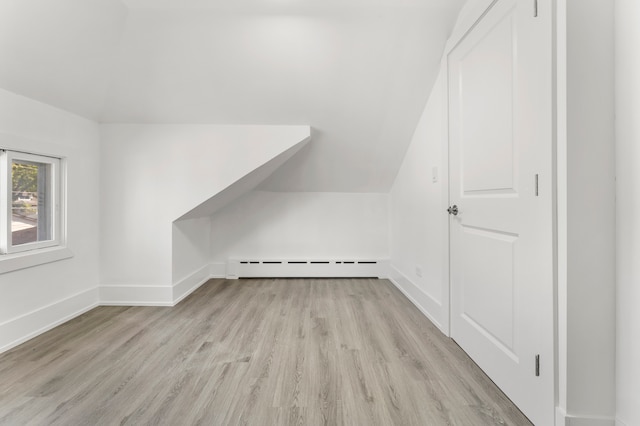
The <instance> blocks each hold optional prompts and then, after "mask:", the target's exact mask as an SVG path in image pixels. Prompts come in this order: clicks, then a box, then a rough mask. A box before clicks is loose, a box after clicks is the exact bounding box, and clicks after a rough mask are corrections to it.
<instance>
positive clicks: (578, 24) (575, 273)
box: [558, 0, 615, 425]
mask: <svg viewBox="0 0 640 426" xmlns="http://www.w3.org/2000/svg"><path fill="white" fill-rule="evenodd" d="M558 4H559V7H560V9H561V10H560V14H559V19H558V34H559V35H560V40H559V42H560V43H562V42H563V40H564V38H566V45H565V46H562V45H560V50H562V51H564V50H565V49H566V58H562V57H561V58H560V60H559V73H560V74H559V76H558V97H559V99H558V100H559V103H558V125H559V134H558V247H559V252H558V270H559V274H558V295H559V296H558V323H559V329H558V330H559V339H558V345H559V347H558V352H559V370H560V377H559V410H558V414H559V416H558V417H559V420H561V421H565V422H566V424H571V425H574V424H575V425H580V424H585V425H586V424H589V425H612V424H613V419H614V416H615V381H614V377H615V373H614V366H615V160H614V152H615V143H614V97H613V89H614V67H613V63H614V57H613V47H614V45H613V2H609V1H601V0H567V1H566V2H564V1H563V2H558ZM565 7H566V10H565ZM563 61H564V63H562V62H563ZM562 74H564V75H562ZM560 424H562V423H560Z"/></svg>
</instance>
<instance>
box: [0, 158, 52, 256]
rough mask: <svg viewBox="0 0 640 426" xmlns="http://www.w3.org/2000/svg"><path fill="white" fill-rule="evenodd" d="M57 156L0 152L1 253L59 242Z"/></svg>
mask: <svg viewBox="0 0 640 426" xmlns="http://www.w3.org/2000/svg"><path fill="white" fill-rule="evenodd" d="M60 177H61V170H60V159H59V158H54V157H47V156H42V155H34V154H27V153H22V152H16V151H9V150H2V151H0V253H1V254H10V253H18V252H25V251H28V250H35V249H41V248H46V247H53V246H57V245H60V241H61V235H60V234H61V207H60V205H61V203H60V199H61V184H60V183H61V182H60V181H61V179H60Z"/></svg>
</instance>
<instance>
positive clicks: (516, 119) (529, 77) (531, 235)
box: [448, 0, 555, 425]
mask: <svg viewBox="0 0 640 426" xmlns="http://www.w3.org/2000/svg"><path fill="white" fill-rule="evenodd" d="M536 12H537V13H536ZM551 12H552V10H551V1H550V0H538V1H535V0H498V1H496V2H494V3H493V5H492V6H491V7H490V8H489V9H488V11H487V12H486V13H485V14H484V15H483V17H481V18H480V20H479V21H478V22H477V23H476V25H474V27H472V29H471V30H470V31H469V32H468V33H467V34H466V35H465V36H464V37H463V38H462V40H461V41H460V42H459V43H458V45H457V46H456V47H455V48H454V49H452V50H451V52H450V53H449V55H448V77H449V126H450V128H449V162H450V164H449V173H450V177H449V179H450V181H449V191H450V193H449V199H450V205H452V206H453V205H456V206H457V207H458V214H457V215H456V216H454V215H451V220H450V286H451V336H452V338H453V339H454V340H455V341H456V342H457V343H458V344H459V345H460V346H461V347H462V348H463V349H464V350H465V351H466V352H467V353H468V354H469V355H470V356H471V358H473V359H474V361H475V362H476V363H477V364H478V365H479V366H480V367H481V368H482V369H483V370H484V371H485V372H486V373H487V374H488V375H489V377H491V379H492V380H493V381H494V382H495V383H496V384H497V385H498V386H499V387H500V388H501V389H502V390H503V391H504V392H505V393H506V394H507V396H508V397H509V398H511V400H512V401H513V402H514V403H515V404H516V405H517V406H518V407H519V408H520V409H521V410H522V411H523V412H524V414H525V415H527V416H528V417H529V418H530V419H531V420H532V421H533V422H534V423H535V424H537V425H552V424H553V423H554V406H555V397H554V374H555V363H554V332H553V324H554V280H553V259H554V257H553V256H554V245H553V192H552V191H553V189H552V188H553V187H552V182H553V157H552V148H553V134H552V130H553V104H552V99H553V98H552V93H553V86H552V81H553V80H552V17H551ZM536 356H539V359H540V364H539V366H540V368H539V371H538V372H539V375H536Z"/></svg>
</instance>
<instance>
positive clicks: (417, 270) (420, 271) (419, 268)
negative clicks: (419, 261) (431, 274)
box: [416, 266, 422, 277]
mask: <svg viewBox="0 0 640 426" xmlns="http://www.w3.org/2000/svg"><path fill="white" fill-rule="evenodd" d="M416 275H417V276H419V277H422V268H421V267H419V266H416Z"/></svg>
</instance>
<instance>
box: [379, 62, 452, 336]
mask: <svg viewBox="0 0 640 426" xmlns="http://www.w3.org/2000/svg"><path fill="white" fill-rule="evenodd" d="M446 84H447V83H446V67H444V66H443V67H441V71H440V74H439V76H438V78H437V80H436V83H435V85H434V87H433V89H432V92H431V96H430V97H429V101H428V102H427V105H426V107H425V109H424V111H423V113H422V116H421V118H420V121H419V123H418V126H417V128H416V130H415V133H414V135H413V139H412V141H411V144H410V146H409V149H408V150H407V153H406V155H405V158H404V162H403V163H402V166H401V167H400V171H399V172H398V175H397V177H396V180H395V183H394V185H393V188H392V189H391V192H390V197H389V200H390V204H389V206H390V207H389V210H390V213H389V214H390V237H389V239H390V252H391V267H390V272H389V275H390V277H391V279H392V280H393V282H394V283H395V284H396V285H397V286H399V287H400V289H401V290H402V291H403V292H404V293H405V294H406V295H407V296H408V297H409V298H410V299H412V300H413V302H414V303H415V304H417V305H418V306H419V307H420V309H421V310H422V311H423V312H424V313H425V314H427V316H428V317H429V318H430V319H431V320H432V321H433V322H434V323H435V324H436V325H437V326H438V327H439V328H440V329H441V330H443V332H445V333H448V332H449V331H448V330H449V290H448V289H449V282H448V267H447V265H446V261H447V260H448V256H447V252H448V245H447V244H448V215H447V214H446V212H445V208H446V207H445V205H446V199H447V193H446V191H447V182H448V171H447V169H448V163H447V162H448V160H447V156H446V152H447V150H446V147H447V137H448V136H447V135H448V130H447V86H446ZM434 168H436V169H437V172H436V176H437V182H434V181H433V173H434V170H433V169H434ZM419 274H420V275H422V276H420V275H419Z"/></svg>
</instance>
